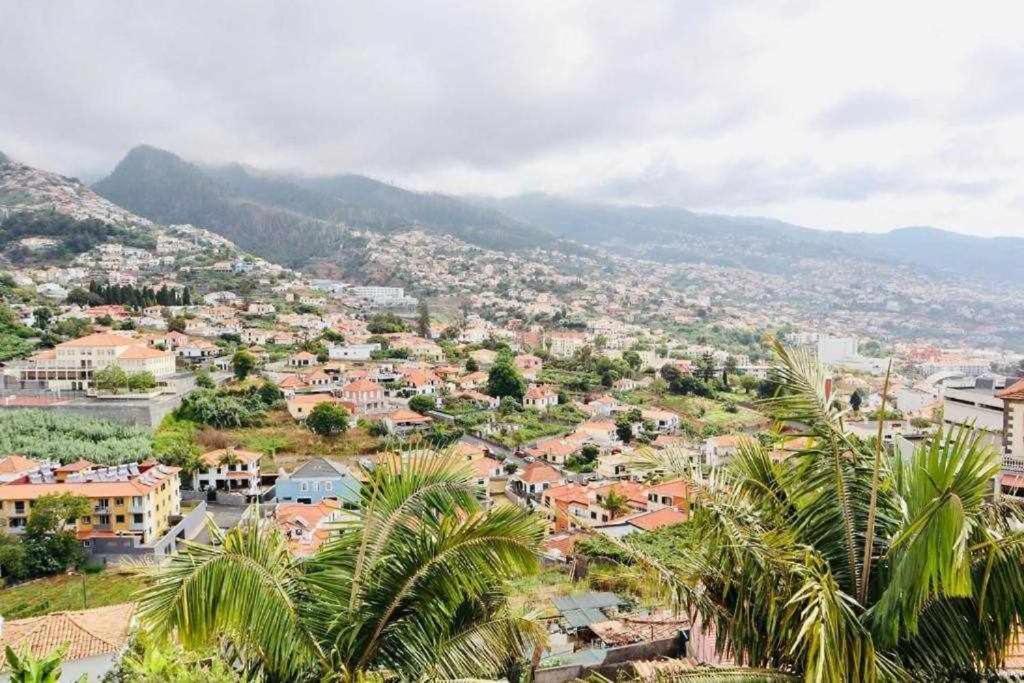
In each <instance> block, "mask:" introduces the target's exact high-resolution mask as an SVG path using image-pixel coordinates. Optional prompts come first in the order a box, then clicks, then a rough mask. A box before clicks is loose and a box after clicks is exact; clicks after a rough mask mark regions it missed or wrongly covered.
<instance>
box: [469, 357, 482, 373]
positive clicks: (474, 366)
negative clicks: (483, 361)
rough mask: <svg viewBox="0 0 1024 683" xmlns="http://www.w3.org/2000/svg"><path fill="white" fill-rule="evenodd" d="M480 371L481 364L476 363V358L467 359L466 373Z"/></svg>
mask: <svg viewBox="0 0 1024 683" xmlns="http://www.w3.org/2000/svg"><path fill="white" fill-rule="evenodd" d="M479 370H480V364H479V363H477V362H476V358H473V357H472V356H470V357H469V358H467V359H466V372H478V371H479Z"/></svg>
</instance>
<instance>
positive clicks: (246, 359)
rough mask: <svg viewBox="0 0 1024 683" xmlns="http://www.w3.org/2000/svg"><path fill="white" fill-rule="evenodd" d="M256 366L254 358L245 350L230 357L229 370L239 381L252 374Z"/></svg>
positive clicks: (256, 362)
mask: <svg viewBox="0 0 1024 683" xmlns="http://www.w3.org/2000/svg"><path fill="white" fill-rule="evenodd" d="M257 364H258V361H257V360H256V356H254V355H252V354H251V353H249V352H248V351H246V350H245V349H240V350H238V351H235V355H234V356H232V357H231V369H232V370H233V371H234V373H235V377H236V378H237V379H240V380H241V379H245V378H246V377H248V376H249V375H250V374H252V372H253V370H255V369H256V366H257Z"/></svg>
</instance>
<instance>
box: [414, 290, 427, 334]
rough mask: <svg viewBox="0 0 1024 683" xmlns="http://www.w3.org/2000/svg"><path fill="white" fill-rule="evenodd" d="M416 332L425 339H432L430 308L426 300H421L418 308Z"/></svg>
mask: <svg viewBox="0 0 1024 683" xmlns="http://www.w3.org/2000/svg"><path fill="white" fill-rule="evenodd" d="M416 332H417V334H419V335H420V336H421V337H423V338H424V339H430V308H429V307H428V306H427V300H426V299H420V302H419V304H418V305H417V307H416Z"/></svg>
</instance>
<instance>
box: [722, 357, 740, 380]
mask: <svg viewBox="0 0 1024 683" xmlns="http://www.w3.org/2000/svg"><path fill="white" fill-rule="evenodd" d="M738 368H739V366H738V365H737V363H736V357H735V356H726V358H725V364H724V365H723V366H722V384H724V385H725V386H726V387H728V386H729V377H730V376H731V375H735V374H736V373H737V372H738Z"/></svg>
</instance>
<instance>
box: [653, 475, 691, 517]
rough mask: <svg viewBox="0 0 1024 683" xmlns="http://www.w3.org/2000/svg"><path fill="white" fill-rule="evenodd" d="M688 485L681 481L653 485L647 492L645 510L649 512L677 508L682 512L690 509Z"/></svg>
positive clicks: (675, 480)
mask: <svg viewBox="0 0 1024 683" xmlns="http://www.w3.org/2000/svg"><path fill="white" fill-rule="evenodd" d="M691 496H692V491H691V490H690V485H689V484H688V483H687V482H686V481H684V480H683V479H673V480H671V481H665V482H662V483H660V484H655V485H654V486H652V487H650V488H649V489H648V490H647V509H648V510H649V511H651V512H653V511H655V510H661V509H662V508H677V509H679V510H683V511H684V512H685V511H687V510H689V509H690V497H691Z"/></svg>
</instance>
